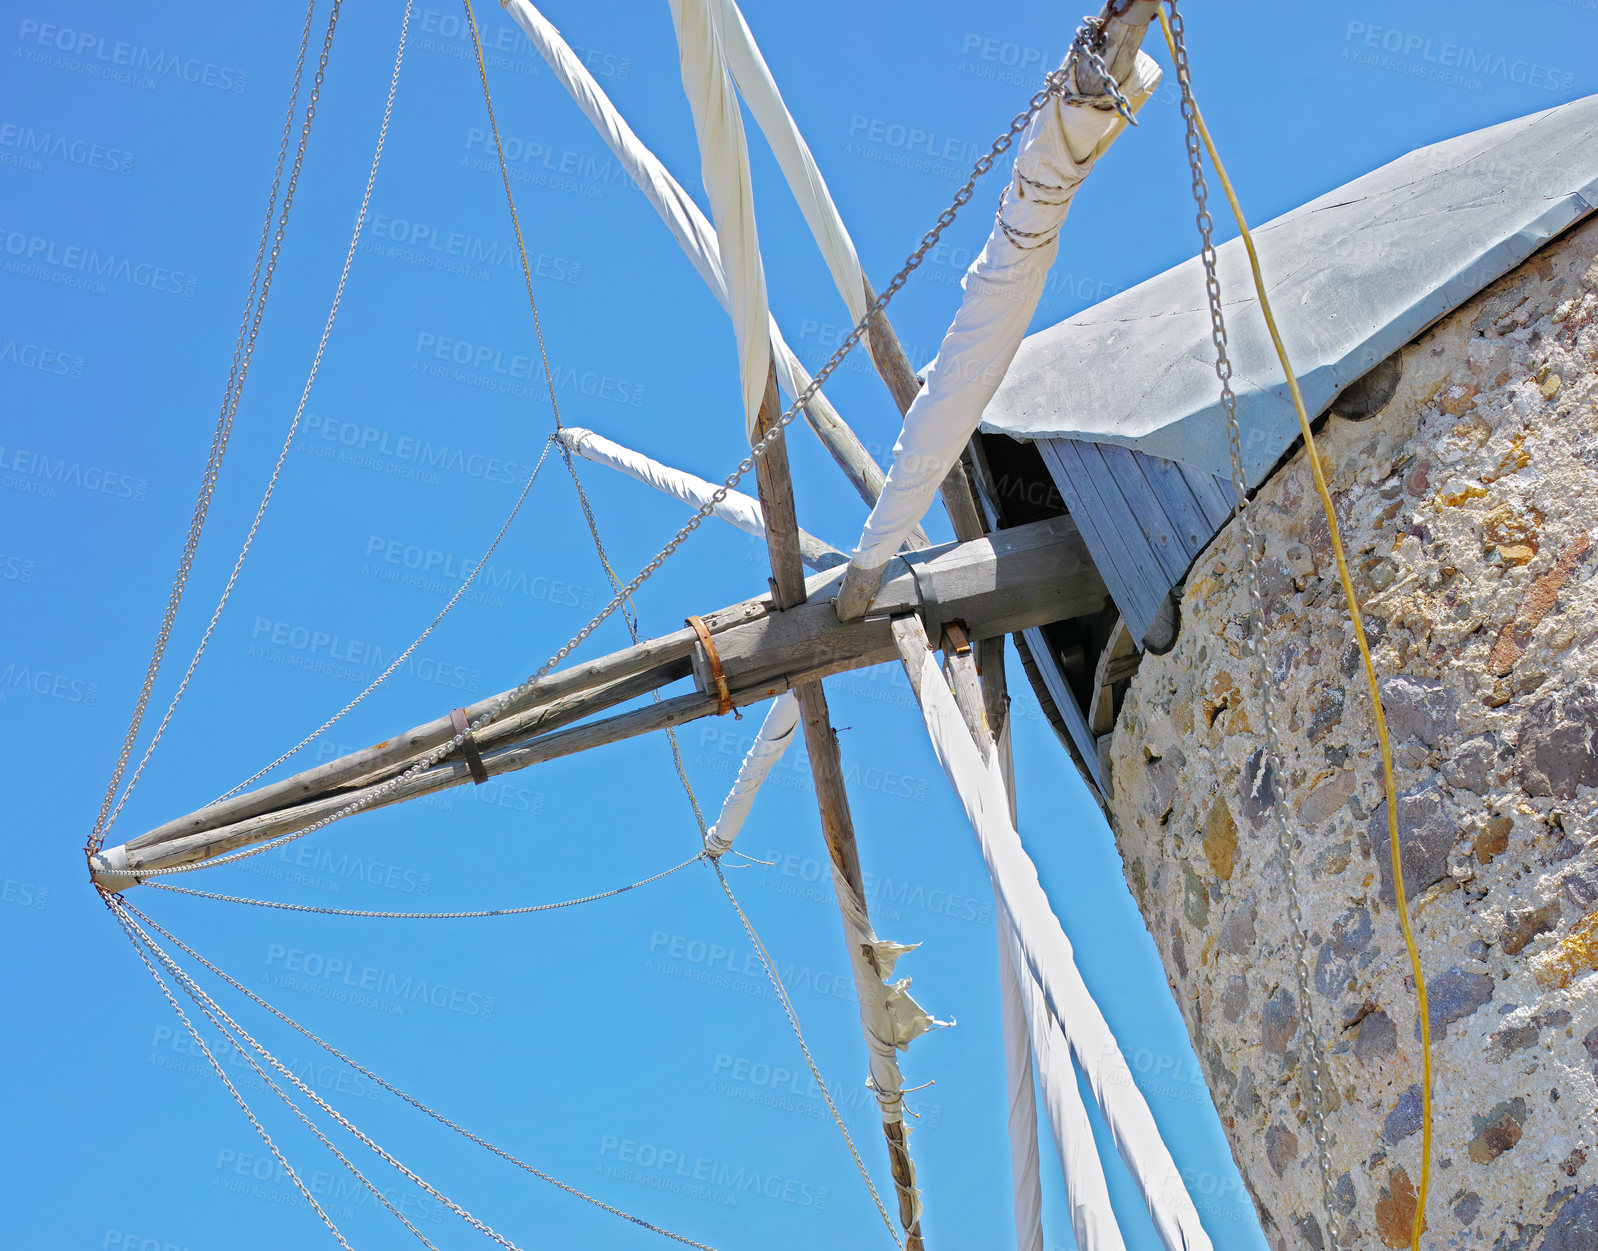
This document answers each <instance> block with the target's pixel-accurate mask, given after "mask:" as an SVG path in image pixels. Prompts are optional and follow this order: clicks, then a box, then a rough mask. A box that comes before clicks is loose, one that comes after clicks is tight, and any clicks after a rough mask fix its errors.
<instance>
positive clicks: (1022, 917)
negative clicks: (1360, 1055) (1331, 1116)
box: [905, 649, 1211, 1251]
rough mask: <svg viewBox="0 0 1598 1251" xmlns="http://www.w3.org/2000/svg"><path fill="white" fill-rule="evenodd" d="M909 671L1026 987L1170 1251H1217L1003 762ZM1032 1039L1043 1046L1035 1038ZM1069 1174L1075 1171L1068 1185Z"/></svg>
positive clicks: (932, 685) (925, 661)
mask: <svg viewBox="0 0 1598 1251" xmlns="http://www.w3.org/2000/svg"><path fill="white" fill-rule="evenodd" d="M905 668H906V670H907V673H908V676H909V678H910V686H911V689H912V690H914V691H915V694H916V698H917V700H918V702H919V703H920V705H921V713H922V718H923V720H924V721H925V723H926V727H927V733H928V735H929V736H930V737H931V739H932V746H933V750H934V752H935V753H936V754H937V757H938V763H939V764H940V765H941V766H942V767H943V771H944V774H945V775H946V776H947V777H948V779H949V782H950V784H951V785H952V786H953V787H954V789H955V793H956V794H957V795H958V796H959V798H960V802H961V804H962V806H963V807H964V808H965V812H966V818H967V819H968V820H969V821H970V823H971V828H972V830H973V831H974V832H975V834H976V836H977V842H978V844H979V845H980V846H981V849H982V858H983V860H984V861H985V862H986V863H987V866H988V876H989V878H990V879H991V881H992V883H993V893H994V898H995V900H996V902H997V904H998V907H997V908H996V909H995V911H996V913H997V914H998V916H999V917H1000V918H1001V919H1006V920H1007V922H1008V923H1007V925H1006V926H1005V928H1006V930H1007V932H1008V938H1009V940H1010V941H1011V942H1012V943H1013V944H1014V946H1013V950H1012V955H1013V956H1014V958H1015V965H1016V973H1017V975H1018V976H1019V978H1020V980H1021V983H1022V985H1023V987H1025V986H1026V984H1027V983H1028V981H1029V980H1030V981H1032V982H1033V983H1035V985H1036V987H1037V991H1038V996H1039V999H1040V1000H1041V1002H1042V1005H1043V1006H1044V1007H1045V1008H1046V1010H1047V1012H1048V1015H1049V1017H1050V1018H1051V1021H1052V1022H1053V1024H1054V1025H1055V1026H1057V1027H1058V1028H1059V1030H1060V1032H1061V1034H1062V1035H1063V1037H1064V1038H1065V1040H1066V1042H1067V1043H1069V1045H1070V1049H1071V1055H1072V1056H1073V1057H1074V1058H1075V1061H1076V1064H1077V1065H1078V1066H1079V1067H1080V1069H1081V1071H1082V1074H1083V1076H1084V1077H1085V1078H1086V1079H1087V1083H1088V1086H1089V1088H1090V1089H1091V1090H1092V1091H1093V1098H1094V1101H1095V1102H1096V1103H1097V1104H1098V1106H1099V1110H1100V1111H1101V1112H1102V1113H1103V1114H1104V1120H1105V1123H1106V1124H1107V1125H1108V1126H1109V1128H1110V1133H1111V1135H1112V1136H1113V1137H1114V1139H1115V1145H1116V1149H1117V1150H1118V1151H1119V1152H1120V1155H1121V1158H1122V1160H1124V1161H1125V1162H1126V1166H1127V1169H1128V1170H1129V1171H1130V1173H1131V1174H1132V1179H1133V1181H1134V1183H1135V1184H1136V1185H1137V1188H1138V1191H1139V1192H1140V1193H1141V1195H1142V1197H1143V1202H1144V1204H1145V1206H1146V1207H1147V1208H1148V1213H1149V1217H1150V1219H1152V1220H1153V1222H1154V1227H1155V1230H1156V1231H1157V1232H1158V1234H1159V1236H1160V1239H1161V1241H1162V1242H1163V1243H1164V1245H1165V1246H1166V1248H1167V1251H1211V1243H1210V1239H1209V1235H1208V1234H1206V1233H1205V1232H1204V1227H1203V1226H1202V1224H1200V1222H1199V1216H1198V1211H1197V1209H1196V1208H1195V1207H1194V1206H1193V1200H1192V1198H1191V1196H1189V1195H1188V1193H1187V1188H1186V1187H1185V1186H1184V1185H1183V1183H1182V1179H1181V1174H1180V1173H1178V1171H1177V1168H1176V1163H1175V1161H1174V1160H1172V1158H1171V1153H1170V1150H1169V1149H1168V1148H1167V1147H1166V1145H1165V1143H1164V1141H1163V1140H1162V1139H1161V1138H1160V1131H1159V1127H1158V1126H1157V1125H1156V1124H1155V1122H1154V1117H1153V1115H1152V1114H1151V1113H1150V1112H1149V1108H1148V1104H1147V1103H1146V1102H1144V1099H1143V1095H1142V1093H1141V1092H1140V1091H1139V1090H1138V1088H1137V1086H1136V1085H1135V1084H1134V1082H1133V1080H1132V1074H1131V1071H1130V1070H1129V1069H1128V1068H1127V1064H1126V1059H1125V1057H1124V1056H1122V1054H1121V1051H1120V1048H1119V1047H1118V1046H1116V1042H1115V1036H1114V1035H1113V1034H1112V1033H1111V1032H1110V1027H1109V1025H1108V1023H1107V1022H1106V1021H1105V1019H1104V1014H1103V1013H1102V1012H1100V1011H1099V1006H1098V1004H1097V1003H1095V1002H1094V1000H1093V996H1092V994H1091V993H1090V992H1089V991H1088V988H1087V984H1086V983H1085V982H1084V981H1083V980H1082V974H1081V971H1080V970H1079V969H1078V968H1077V966H1076V958H1075V955H1074V953H1073V951H1072V948H1071V940H1070V939H1068V938H1067V937H1066V935H1065V930H1064V929H1063V928H1061V926H1060V921H1059V918H1057V917H1056V916H1055V915H1054V911H1053V909H1052V908H1051V907H1050V906H1049V898H1048V896H1047V895H1046V894H1045V893H1044V891H1043V886H1042V884H1041V883H1040V882H1039V881H1038V874H1037V869H1036V867H1035V866H1034V865H1033V863H1032V859H1031V857H1030V856H1028V855H1027V853H1026V848H1025V847H1023V846H1022V844H1021V837H1020V835H1019V834H1017V833H1016V829H1015V825H1014V823H1013V822H1012V821H1011V820H1010V805H1009V796H1008V790H1007V788H1006V786H1005V783H1004V778H1003V776H1002V775H1001V774H1000V772H999V767H998V763H997V761H996V760H992V761H990V760H984V759H983V758H982V753H981V752H979V751H978V750H977V746H976V743H975V742H973V741H972V738H971V733H970V731H969V730H968V729H967V728H966V723H965V721H964V719H963V718H962V717H961V715H960V710H959V708H958V706H957V705H956V704H955V702H954V695H953V694H952V693H951V692H950V690H949V688H948V686H947V685H946V684H945V682H944V678H943V674H942V671H941V669H940V668H939V665H938V662H937V659H936V657H935V656H934V654H933V653H932V651H931V650H930V649H926V650H923V652H922V655H921V656H920V657H919V658H916V659H911V658H907V659H906V661H905ZM1033 1037H1034V1042H1036V1039H1037V1035H1036V1032H1035V1031H1034V1035H1033ZM1042 1054H1043V1053H1042V1052H1040V1059H1041V1056H1042ZM1063 1067H1064V1068H1065V1072H1061V1073H1054V1072H1053V1071H1052V1070H1051V1069H1045V1068H1043V1067H1041V1065H1040V1068H1039V1074H1040V1076H1041V1077H1042V1079H1043V1081H1044V1083H1045V1099H1046V1100H1047V1099H1048V1098H1049V1097H1050V1088H1051V1087H1052V1086H1055V1085H1057V1084H1058V1083H1060V1082H1064V1081H1065V1080H1067V1079H1069V1080H1071V1081H1073V1082H1074V1080H1075V1078H1074V1076H1072V1075H1070V1073H1069V1066H1063ZM1060 1097H1062V1098H1063V1097H1064V1096H1063V1095H1061V1096H1060ZM1069 1169H1070V1165H1069V1163H1067V1170H1068V1172H1067V1178H1068V1180H1069V1177H1070V1173H1069ZM1110 1245H1113V1244H1110Z"/></svg>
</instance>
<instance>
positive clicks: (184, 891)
mask: <svg viewBox="0 0 1598 1251" xmlns="http://www.w3.org/2000/svg"><path fill="white" fill-rule="evenodd" d="M709 858H710V853H709V852H705V851H702V852H700V853H699V854H698V855H697V856H689V857H688V859H686V860H684V861H683V862H682V863H681V864H674V865H672V866H671V868H669V869H663V870H662V871H661V872H659V873H656V874H654V875H653V876H651V877H646V878H642V879H641V880H639V881H636V882H629V883H628V884H627V885H626V886H617V887H614V888H612V889H611V890H603V891H600V892H599V893H598V894H596V895H584V896H582V897H581V898H580V899H562V900H559V901H558V902H556V903H542V904H528V905H526V906H525V907H521V908H488V909H484V910H482V911H479V912H373V911H368V910H366V909H362V908H323V907H320V906H319V905H316V904H297V903H285V902H283V901H282V900H279V899H247V898H245V897H243V896H241V895H219V894H217V893H216V892H215V891H208V890H190V889H189V888H188V887H186V886H169V885H167V884H166V883H165V882H147V883H145V885H147V886H151V887H153V888H154V889H156V890H165V891H171V892H172V893H173V894H175V895H190V896H193V897H194V898H196V899H217V900H220V901H221V902H223V903H236V904H249V905H251V906H252V907H256V908H278V909H281V910H283V911H285V912H316V913H320V914H322V915H323V916H330V917H379V918H382V919H384V920H388V921H459V920H466V919H468V918H473V917H515V916H526V915H527V914H529V913H532V912H554V911H556V910H557V909H560V908H575V907H576V906H577V905H578V904H585V903H594V902H596V901H598V900H601V899H609V898H611V897H612V896H614V895H625V894H626V893H627V892H628V891H630V890H637V889H638V888H639V887H640V886H648V885H649V884H650V883H651V882H658V881H660V880H661V878H666V877H670V876H671V875H672V874H673V873H676V872H677V871H678V870H680V869H686V868H687V867H688V866H689V865H691V864H693V863H694V862H695V861H698V860H708V859H709Z"/></svg>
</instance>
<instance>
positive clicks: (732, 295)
mask: <svg viewBox="0 0 1598 1251" xmlns="http://www.w3.org/2000/svg"><path fill="white" fill-rule="evenodd" d="M671 18H672V24H673V26H674V27H675V28H676V31H677V47H678V51H679V52H680V54H681V60H682V85H683V92H684V94H686V95H687V97H688V107H689V109H690V111H691V112H692V113H693V116H694V133H695V134H696V135H697V136H698V137H699V169H700V176H701V177H702V178H703V180H704V184H705V194H706V195H707V196H708V197H709V199H710V217H711V220H712V221H713V222H715V225H716V239H717V242H718V245H719V247H720V250H721V268H722V272H723V273H724V274H725V275H726V280H727V295H728V300H729V302H728V312H729V313H730V314H731V316H732V328H733V334H734V335H735V336H736V338H737V341H738V378H739V382H740V383H741V385H742V388H743V398H744V418H745V424H746V427H747V430H748V434H749V437H750V441H751V442H753V441H754V437H755V420H756V418H757V417H758V416H759V414H760V402H761V399H762V398H763V397H764V396H765V393H766V376H767V374H768V372H769V371H770V368H771V336H770V333H769V332H768V330H767V326H768V325H769V323H770V321H771V312H770V309H769V306H768V305H767V302H766V269H765V265H764V264H763V262H762V261H761V258H760V234H759V231H758V229H757V228H756V226H755V196H754V186H753V183H752V180H751V178H750V175H749V147H748V144H747V142H746V141H745V139H744V125H743V117H742V114H741V113H740V112H739V108H738V93H737V91H736V90H735V89H734V88H733V85H732V78H731V76H730V74H729V73H728V70H727V57H726V53H725V51H724V50H723V46H722V32H721V19H722V10H721V6H720V5H719V4H717V3H714V2H713V0H671Z"/></svg>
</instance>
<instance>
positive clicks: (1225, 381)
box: [1166, 0, 1343, 1246]
mask: <svg viewBox="0 0 1598 1251" xmlns="http://www.w3.org/2000/svg"><path fill="white" fill-rule="evenodd" d="M1166 3H1167V4H1168V6H1169V8H1170V13H1171V34H1172V38H1173V41H1174V44H1175V47H1176V78H1177V83H1178V85H1179V86H1180V88H1181V97H1182V102H1181V108H1182V118H1183V120H1184V121H1185V122H1186V124H1187V160H1188V168H1189V170H1190V171H1191V173H1192V176H1193V200H1194V203H1195V204H1196V205H1197V206H1198V214H1197V222H1198V230H1199V238H1200V241H1201V247H1200V251H1199V255H1200V258H1201V260H1202V262H1203V265H1204V290H1205V295H1206V298H1207V300H1208V303H1209V311H1210V339H1211V342H1213V343H1214V345H1215V375H1216V377H1217V378H1218V379H1219V380H1220V384H1221V411H1222V413H1223V414H1224V416H1225V418H1226V442H1227V450H1228V453H1229V455H1230V457H1231V465H1232V490H1233V492H1234V494H1235V495H1236V497H1237V518H1238V530H1239V537H1240V539H1241V543H1242V552H1243V582H1244V586H1245V587H1246V590H1247V597H1248V632H1247V635H1246V637H1245V640H1244V643H1245V647H1246V649H1247V651H1248V653H1249V655H1250V657H1251V658H1252V660H1253V662H1254V670H1255V681H1256V684H1257V685H1258V688H1259V701H1260V719H1261V723H1262V725H1263V727H1264V739H1265V743H1264V747H1263V754H1262V756H1261V758H1260V762H1259V768H1258V772H1257V774H1256V777H1255V782H1254V787H1255V793H1256V797H1257V798H1259V799H1260V800H1261V801H1262V802H1266V803H1269V804H1270V806H1271V809H1272V812H1273V813H1274V821H1273V824H1274V826H1275V828H1276V840H1277V846H1278V849H1279V850H1280V852H1281V857H1282V869H1283V872H1284V874H1285V876H1286V879H1287V916H1288V923H1289V925H1290V927H1291V930H1292V943H1293V976H1294V981H1295V983H1296V985H1297V989H1298V1004H1299V1013H1300V1015H1301V1018H1302V1019H1301V1024H1302V1028H1303V1035H1304V1042H1305V1045H1306V1050H1307V1052H1308V1055H1307V1056H1306V1058H1305V1065H1304V1068H1305V1073H1306V1076H1307V1083H1306V1084H1307V1086H1308V1094H1309V1099H1308V1103H1309V1123H1310V1132H1311V1134H1312V1135H1313V1137H1314V1139H1315V1157H1316V1164H1317V1167H1318V1169H1319V1172H1320V1180H1321V1197H1322V1199H1323V1201H1324V1203H1325V1207H1326V1222H1327V1233H1328V1241H1329V1242H1330V1243H1331V1245H1332V1246H1340V1245H1342V1241H1343V1239H1342V1222H1341V1221H1340V1220H1339V1218H1338V1214H1337V1206H1336V1202H1335V1195H1334V1192H1333V1180H1332V1160H1331V1146H1330V1142H1329V1140H1328V1135H1327V1130H1326V1107H1327V1098H1326V1084H1327V1074H1328V1068H1327V1063H1326V1053H1325V1047H1324V1043H1323V1040H1322V1038H1321V1034H1320V1027H1319V1025H1318V1024H1317V1023H1316V1018H1315V1007H1314V1002H1313V1000H1312V999H1311V996H1310V973H1309V957H1308V948H1309V934H1308V932H1307V931H1306V930H1305V927H1304V907H1303V899H1302V896H1301V895H1300V893H1299V888H1298V872H1297V869H1296V867H1295V864H1294V841H1295V840H1294V836H1293V833H1292V831H1291V830H1290V829H1289V828H1288V825H1287V814H1286V810H1285V807H1286V796H1285V795H1284V794H1282V793H1281V790H1280V787H1281V781H1282V776H1283V775H1282V768H1281V746H1280V743H1279V742H1278V739H1277V733H1276V718H1275V713H1274V708H1273V700H1272V697H1271V681H1270V672H1269V668H1268V665H1267V660H1266V655H1265V647H1264V637H1263V636H1264V628H1265V604H1264V595H1263V593H1262V591H1261V588H1260V579H1259V570H1258V568H1257V560H1258V556H1257V553H1256V545H1257V542H1258V537H1257V535H1256V533H1255V530H1254V520H1253V513H1252V511H1251V509H1250V508H1249V500H1248V478H1247V475H1246V474H1245V472H1244V468H1243V450H1242V442H1241V435H1240V433H1239V430H1238V421H1237V397H1236V396H1235V395H1234V394H1233V391H1232V362H1231V358H1230V357H1229V356H1228V354H1227V346H1226V322H1225V319H1224V317H1223V315H1222V311H1221V282H1220V277H1219V274H1218V273H1217V264H1216V251H1215V243H1214V240H1213V238H1212V234H1213V231H1214V225H1215V223H1214V220H1213V219H1212V218H1211V216H1210V211H1209V187H1208V185H1207V184H1206V182H1205V179H1204V163H1203V155H1202V148H1201V142H1202V141H1201V138H1200V135H1199V128H1198V112H1197V106H1196V105H1195V104H1194V102H1193V83H1192V77H1191V73H1190V67H1189V64H1188V58H1187V44H1186V41H1185V39H1184V38H1183V34H1184V32H1183V25H1182V16H1181V14H1180V13H1179V12H1177V7H1176V4H1177V0H1166Z"/></svg>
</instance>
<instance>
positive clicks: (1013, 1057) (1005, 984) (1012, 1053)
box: [999, 922, 1043, 1251]
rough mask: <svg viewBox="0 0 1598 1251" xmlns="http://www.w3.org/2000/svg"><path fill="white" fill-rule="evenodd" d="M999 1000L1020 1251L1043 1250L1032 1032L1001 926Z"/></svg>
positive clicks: (1017, 1237)
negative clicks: (1002, 1027)
mask: <svg viewBox="0 0 1598 1251" xmlns="http://www.w3.org/2000/svg"><path fill="white" fill-rule="evenodd" d="M999 938H1000V942H999V1001H1000V1012H1001V1018H1002V1020H1003V1023H1004V1079H1005V1081H1004V1089H1005V1095H1006V1096H1007V1099H1008V1104H1009V1117H1008V1126H1009V1130H1010V1181H1011V1191H1012V1194H1013V1201H1014V1207H1015V1246H1016V1251H1043V1184H1042V1178H1041V1176H1040V1175H1039V1164H1038V1104H1037V1092H1036V1090H1035V1089H1034V1087H1033V1084H1032V1033H1031V1024H1030V1022H1029V1021H1028V1020H1027V1012H1026V1000H1025V998H1024V995H1025V992H1024V991H1023V990H1022V989H1021V980H1020V978H1019V977H1018V976H1017V975H1016V971H1015V961H1014V959H1013V958H1012V957H1011V955H1010V944H1009V943H1007V942H1005V941H1003V939H1004V923H1003V922H1001V923H1000V924H999Z"/></svg>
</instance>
